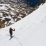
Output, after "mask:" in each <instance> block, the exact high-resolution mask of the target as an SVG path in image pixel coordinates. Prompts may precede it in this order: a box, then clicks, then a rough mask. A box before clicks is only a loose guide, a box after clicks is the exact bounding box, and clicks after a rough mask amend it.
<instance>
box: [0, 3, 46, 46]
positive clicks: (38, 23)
mask: <svg viewBox="0 0 46 46" xmlns="http://www.w3.org/2000/svg"><path fill="white" fill-rule="evenodd" d="M10 27H12V28H13V29H14V28H15V32H13V36H14V37H13V38H12V39H11V40H9V38H10V36H8V35H9V28H10ZM0 46H46V3H45V4H44V5H40V7H39V8H38V9H37V10H35V11H34V12H33V13H31V14H30V15H28V16H26V17H25V18H23V19H22V20H20V21H18V22H16V23H15V24H13V25H11V26H9V27H6V28H2V29H0Z"/></svg>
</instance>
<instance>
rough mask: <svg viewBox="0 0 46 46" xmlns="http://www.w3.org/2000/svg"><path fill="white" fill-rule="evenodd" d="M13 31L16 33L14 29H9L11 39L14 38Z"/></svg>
mask: <svg viewBox="0 0 46 46" xmlns="http://www.w3.org/2000/svg"><path fill="white" fill-rule="evenodd" d="M13 31H15V29H14V30H13V29H12V28H10V29H9V33H10V38H12V37H13V36H12V35H13Z"/></svg>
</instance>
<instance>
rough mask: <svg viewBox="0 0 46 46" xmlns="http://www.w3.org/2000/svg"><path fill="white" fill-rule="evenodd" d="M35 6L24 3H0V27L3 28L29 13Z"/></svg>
mask: <svg viewBox="0 0 46 46" xmlns="http://www.w3.org/2000/svg"><path fill="white" fill-rule="evenodd" d="M34 10H35V8H32V7H29V6H27V5H26V4H25V3H17V4H15V5H14V4H0V28H4V27H6V26H9V25H11V24H14V23H15V22H17V21H19V20H21V19H22V18H24V17H25V16H27V15H29V14H30V13H31V12H32V11H34Z"/></svg>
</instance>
